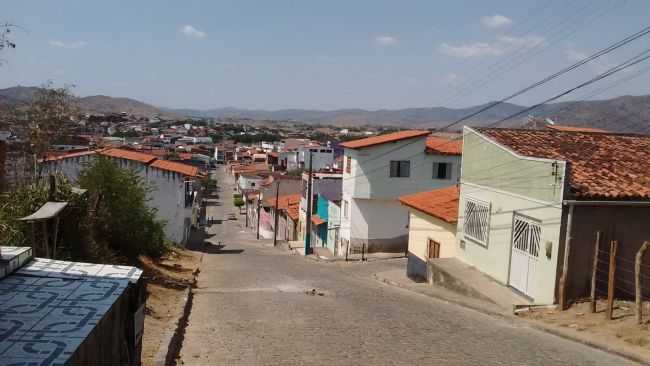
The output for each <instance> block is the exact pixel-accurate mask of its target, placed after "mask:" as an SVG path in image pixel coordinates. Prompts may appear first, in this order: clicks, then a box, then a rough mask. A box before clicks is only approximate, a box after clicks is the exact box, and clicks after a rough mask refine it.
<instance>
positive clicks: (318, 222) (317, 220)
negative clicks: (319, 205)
mask: <svg viewBox="0 0 650 366" xmlns="http://www.w3.org/2000/svg"><path fill="white" fill-rule="evenodd" d="M326 222H327V221H325V220H323V219H321V217H320V216H318V215H311V223H312V224H314V225H316V226H318V225H322V224H324V223H326Z"/></svg>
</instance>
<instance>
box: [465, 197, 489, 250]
mask: <svg viewBox="0 0 650 366" xmlns="http://www.w3.org/2000/svg"><path fill="white" fill-rule="evenodd" d="M489 231H490V205H489V204H488V203H485V202H481V201H477V200H473V199H468V200H467V201H465V222H464V223H463V233H464V234H465V236H466V237H468V238H470V239H473V240H475V241H477V242H479V243H480V244H484V245H487V243H488V235H489Z"/></svg>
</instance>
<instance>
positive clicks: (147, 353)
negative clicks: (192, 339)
mask: <svg viewBox="0 0 650 366" xmlns="http://www.w3.org/2000/svg"><path fill="white" fill-rule="evenodd" d="M139 259H140V267H141V268H142V269H143V271H144V276H145V277H146V279H147V294H148V297H147V307H146V313H145V315H146V316H145V318H144V336H143V340H142V364H143V365H145V366H149V365H153V362H154V357H155V356H156V353H157V352H158V349H159V348H160V347H161V343H162V342H163V340H164V339H165V336H166V335H167V334H169V332H170V331H172V330H173V329H174V328H175V327H176V322H177V321H178V319H179V317H180V316H181V315H182V313H183V298H184V295H185V292H184V290H185V289H186V288H187V287H188V286H193V285H194V284H195V283H196V276H197V275H198V268H199V263H200V253H196V252H192V251H188V250H185V249H181V248H174V249H173V250H172V251H171V252H170V253H169V254H168V255H167V256H166V257H163V258H161V259H159V260H152V259H151V258H148V257H140V258H139Z"/></svg>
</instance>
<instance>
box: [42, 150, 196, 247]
mask: <svg viewBox="0 0 650 366" xmlns="http://www.w3.org/2000/svg"><path fill="white" fill-rule="evenodd" d="M94 156H95V155H86V156H81V157H73V158H68V159H62V160H56V161H52V162H48V163H46V171H47V172H61V173H63V174H64V175H65V176H66V177H67V178H68V179H69V180H70V181H71V182H73V184H76V183H77V180H78V178H79V174H80V173H81V171H82V170H83V169H84V167H85V165H86V164H88V163H89V162H90V160H91V159H93V158H94ZM113 160H114V161H115V162H116V163H117V164H118V165H119V166H120V167H121V168H125V169H132V170H134V171H135V172H136V173H137V174H138V175H140V177H142V179H143V180H144V181H146V182H148V183H149V184H151V185H152V187H153V188H154V191H153V192H152V193H151V196H150V197H151V200H150V201H149V202H148V205H149V207H152V208H155V209H156V210H157V212H156V218H157V219H159V220H163V221H165V226H164V230H165V236H166V237H167V239H169V240H172V241H174V242H177V243H180V244H184V243H186V241H187V239H189V232H190V227H191V218H192V206H191V205H190V206H189V207H185V186H184V183H183V182H184V180H185V176H183V175H181V174H178V173H172V172H168V171H165V170H160V169H156V168H152V167H149V166H148V165H145V164H142V163H140V162H137V161H132V160H127V159H113Z"/></svg>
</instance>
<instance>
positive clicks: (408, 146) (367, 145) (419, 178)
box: [340, 131, 460, 252]
mask: <svg viewBox="0 0 650 366" xmlns="http://www.w3.org/2000/svg"><path fill="white" fill-rule="evenodd" d="M429 134H430V133H429V132H428V131H400V132H395V133H390V134H386V135H379V136H373V137H368V138H365V139H360V140H354V141H348V142H345V143H343V144H341V146H342V147H343V148H345V151H344V170H343V199H342V211H343V213H342V218H341V229H340V232H341V234H340V235H341V239H342V240H343V243H344V245H346V244H347V243H349V245H350V247H355V248H358V247H362V246H364V245H365V246H366V247H367V250H368V251H370V252H373V251H387V252H391V251H392V252H396V251H404V250H405V249H406V247H407V242H408V226H407V225H408V222H407V220H408V210H407V209H406V208H405V207H404V206H402V205H400V203H399V201H398V197H399V196H402V195H405V194H409V193H415V192H421V191H428V190H431V189H434V188H442V187H446V186H450V185H454V184H456V183H457V181H458V176H459V169H460V141H457V140H446V139H442V138H438V137H430V138H428V136H429Z"/></svg>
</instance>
